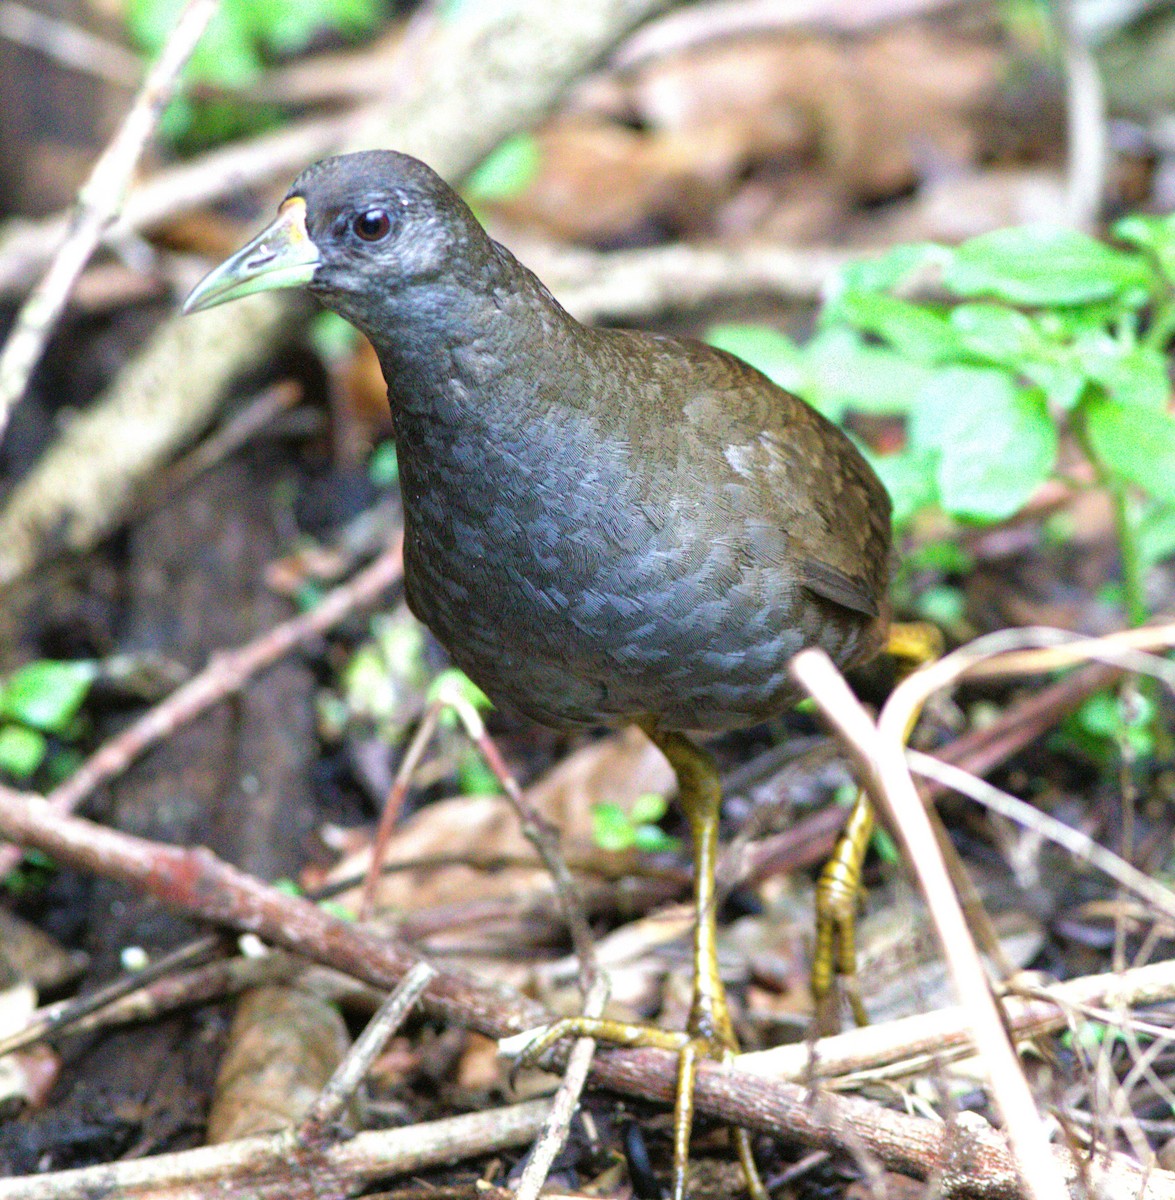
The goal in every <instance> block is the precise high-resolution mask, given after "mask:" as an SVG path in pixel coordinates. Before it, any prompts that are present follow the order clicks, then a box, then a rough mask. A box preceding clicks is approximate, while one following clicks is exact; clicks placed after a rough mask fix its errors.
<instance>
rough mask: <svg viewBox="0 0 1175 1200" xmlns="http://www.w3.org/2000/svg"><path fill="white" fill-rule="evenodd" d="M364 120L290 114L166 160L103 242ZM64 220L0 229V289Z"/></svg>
mask: <svg viewBox="0 0 1175 1200" xmlns="http://www.w3.org/2000/svg"><path fill="white" fill-rule="evenodd" d="M365 119H366V118H365V116H364V111H363V110H358V109H357V110H354V111H352V112H350V113H345V114H343V115H342V116H333V117H315V118H313V119H311V120H305V121H298V122H294V123H293V124H291V125H288V126H286V127H285V128H283V129H280V130H277V131H276V132H273V133H266V134H262V135H260V136H258V137H255V138H247V139H244V140H242V141H239V142H233V143H232V144H231V145H229V146H222V147H220V148H219V149H217V150H210V151H208V153H206V154H201V155H199V156H198V157H196V158H193V159H191V160H190V161H189V162H185V163H180V164H178V165H175V166H170V167H166V168H164V169H163V170H161V171H159V172H158V174H156V175H153V176H152V177H151V178H150V179H147V180H145V181H144V182H143V183H140V184H138V185H137V186H135V187H134V188H133V190H132V191H131V192H130V194H129V195H128V196H127V198H126V203H125V204H124V205H123V207H122V212H121V213H120V214H119V215H118V217H117V219H116V220H115V222H114V224H113V225H111V226H110V228H109V229H107V230H106V231H105V234H104V237H103V241H104V242H105V243H111V242H117V241H118V240H119V239H121V238H125V237H129V236H130V235H132V234H135V233H140V232H142V231H143V230H147V229H153V228H155V227H156V226H158V225H161V224H163V223H164V222H165V221H168V220H171V219H173V218H175V217H178V216H183V215H184V214H185V213H190V212H194V211H195V210H197V209H200V208H204V207H206V206H207V205H209V204H213V203H215V202H216V201H218V200H223V199H225V198H226V197H227V196H230V195H234V194H236V193H239V192H240V191H242V190H243V189H248V188H253V187H257V186H259V185H260V184H264V183H268V182H270V180H273V179H277V178H279V177H280V176H282V175H287V176H288V175H291V174H293V173H294V172H297V171H299V170H301V168H302V167H304V166H305V165H306V164H307V163H308V162H313V161H314V159H316V158H321V157H322V156H323V155H324V154H328V153H330V152H331V151H332V150H335V149H337V148H338V147H339V146H341V145H342V144H343V143H344V142H345V141H346V138H347V134H348V132H349V130H351V129H352V128H353V127H354V126H355V125H356V124H359V123H362V122H363V121H364V120H365ZM68 225H69V216H68V214H67V213H56V214H54V215H52V216H48V217H42V218H40V219H38V220H33V221H11V222H9V223H8V224H7V225H6V226H5V227H4V229H3V231H0V294H7V293H11V292H15V291H17V290H18V289H20V288H25V287H28V286H29V284H30V283H31V282H32V278H33V276H34V275H35V273H36V272H37V271H38V270H40V269H41V268H42V267H43V266H44V265H45V263H46V262H48V261H49V259H50V257H51V255H52V251H53V247H54V246H56V245H57V244H58V243H59V242H60V241H61V239H62V238H63V237H64V236H65V232H66V229H67V228H68Z"/></svg>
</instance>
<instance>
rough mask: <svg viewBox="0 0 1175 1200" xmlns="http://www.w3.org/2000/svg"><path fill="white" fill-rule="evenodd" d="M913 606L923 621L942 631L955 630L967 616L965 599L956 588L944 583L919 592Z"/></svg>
mask: <svg viewBox="0 0 1175 1200" xmlns="http://www.w3.org/2000/svg"><path fill="white" fill-rule="evenodd" d="M915 606H916V608H917V612H918V616H919V617H920V618H921V619H922V620H923V621H930V622H931V623H932V624H934V625H938V626H941V627H942V628H943V629H953V628H955V627H956V626H957V625H958V624H959V623H960V622H961V621H962V620H963V618H964V617H965V616H966V614H967V598H966V597H965V596H964V595H963V593H962V592H961V591H960V590H959V589H958V588H956V587H951V586H949V585H948V584H945V583H942V584H938V585H937V586H935V587H931V588H927V589H926V591H924V592H919V594H918V596H917V598H916V600H915Z"/></svg>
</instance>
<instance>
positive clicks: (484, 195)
mask: <svg viewBox="0 0 1175 1200" xmlns="http://www.w3.org/2000/svg"><path fill="white" fill-rule="evenodd" d="M542 160H543V155H542V150H541V149H540V148H539V143H538V139H537V138H536V137H535V136H534V134H532V133H517V134H515V135H514V136H513V137H508V138H506V140H505V141H504V142H500V143H499V144H498V146H497V147H496V148H495V149H493V150H491V151H490V153H489V154H488V155H487V156H486V157H485V158H483V159H482V161H481V163H480V165H479V166H477V167H475V168H474V170H473V172H472V173H471V174H470V175H469V177H468V178H467V179H466V180H465V189H464V190H465V195H466V197H467V198H468V199H469V200H471V201H479V202H482V203H485V202H488V201H493V200H511V199H513V198H514V197H515V196H518V195H521V194H522V193H523V192H525V191H526V189H527V188H528V187H530V185H531V184H532V183H533V182H534V180H535V178H536V176H537V175H538V173H539V169H540V168H541V166H542Z"/></svg>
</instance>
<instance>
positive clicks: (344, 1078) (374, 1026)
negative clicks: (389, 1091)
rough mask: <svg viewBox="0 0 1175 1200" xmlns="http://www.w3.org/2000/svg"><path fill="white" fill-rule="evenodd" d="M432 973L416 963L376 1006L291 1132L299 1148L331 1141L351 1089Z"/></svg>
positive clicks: (377, 1053) (356, 1085)
mask: <svg viewBox="0 0 1175 1200" xmlns="http://www.w3.org/2000/svg"><path fill="white" fill-rule="evenodd" d="M435 974H436V968H435V967H433V966H431V965H430V964H428V963H426V962H418V963H417V964H416V965H415V966H414V967H413V968H412V970H410V971H409V972H408V974H407V975H405V976H404V978H403V979H402V980H401V981H400V983H399V984H398V986H397V987H396V990H395V991H394V992H392V994H391V995H390V996H389V997H388V998H387V999H386V1000H385V1001H384V1002H383V1004H381V1005H380V1008H379V1011H378V1012H377V1013H376V1014H375V1016H374V1017H372V1018H371V1020H370V1021H368V1023H367V1028H366V1029H364V1030H363V1033H362V1034H360V1036H359V1037H358V1038H357V1039H356V1041H355V1044H354V1045H353V1046H352V1047H351V1049H350V1050H349V1051H348V1052H347V1056H346V1057H345V1058H344V1059H343V1061H342V1062H341V1063H339V1065H338V1067H337V1068H336V1069H335V1073H334V1074H333V1075H332V1076H331V1077H330V1079H329V1080H328V1081H327V1084H326V1087H324V1088H323V1089H322V1092H321V1093H320V1094H319V1095H318V1097H317V1098H316V1099H315V1101H314V1103H313V1104H312V1105H311V1106H310V1111H309V1112H307V1114H306V1115H305V1116H304V1117H303V1118H302V1123H301V1124H300V1125H299V1126H298V1128H297V1130H296V1131H295V1133H294V1137H295V1140H296V1141H297V1143H298V1145H299V1146H302V1147H304V1148H306V1147H311V1146H314V1147H322V1146H326V1145H328V1144H329V1143H330V1142H331V1141H332V1140H334V1136H333V1129H334V1126H335V1123H336V1122H337V1121H338V1120H339V1118H340V1117H341V1116H342V1114H343V1110H344V1109H345V1108H346V1107H347V1105H348V1103H349V1102H350V1100H351V1097H352V1096H353V1095H354V1094H355V1089H356V1088H358V1086H359V1085H360V1083H362V1082H363V1077H364V1075H366V1074H367V1072H368V1070H370V1068H371V1064H372V1063H373V1062H374V1061H375V1059H376V1057H377V1056H378V1055H379V1054H380V1053H381V1051H382V1050H383V1048H384V1046H385V1045H387V1041H388V1038H390V1037H391V1036H392V1035H393V1034H394V1033H395V1032H396V1030H397V1029H399V1028H400V1026H401V1025H402V1024H403V1023H404V1021H405V1019H406V1018H407V1016H408V1014H409V1013H410V1012H411V1011H412V1009H413V1007H414V1006H415V1004H416V1002H417V1000H419V999H420V997H421V996H422V995H423V994H424V990H425V988H427V987H428V985H429V984H430V983H431V982H432V978H433V976H434V975H435Z"/></svg>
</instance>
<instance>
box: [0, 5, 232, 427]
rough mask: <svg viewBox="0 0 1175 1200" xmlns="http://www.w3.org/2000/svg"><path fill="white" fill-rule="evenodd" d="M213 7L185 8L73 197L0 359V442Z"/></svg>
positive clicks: (115, 212)
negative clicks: (67, 222)
mask: <svg viewBox="0 0 1175 1200" xmlns="http://www.w3.org/2000/svg"><path fill="white" fill-rule="evenodd" d="M218 7H219V0H188V4H187V6H186V7H185V8H184V11H183V12H182V13H181V14H180V18H179V20H178V21H177V22H176V26H175V28H174V29H173V30H172V32H171V35H170V36H169V37H168V39H167V43H166V45H165V46H164V47H163V51H162V53H161V54H160V55H159V58H158V59H157V60H156V61H155V64H154V65H153V66H152V67H151V70H150V71H149V72H148V73H147V78H146V79H145V80H144V82H143V86H142V88H141V89H140V91H139V94H138V95H137V96H136V97H135V101H134V103H133V104H132V105H131V109H130V112H128V113H127V115H126V118H125V119H124V120H123V123H122V125H121V126H120V128H119V130H118V132H117V133H116V134H115V135H114V138H113V140H112V141H111V143H110V145H109V146H107V147H106V149H105V150H104V151H103V152H102V155H101V156H100V157H99V159H98V161H97V162H96V163H95V164H94V169H93V170H92V171H91V172H90V177H89V179H87V180H86V182H85V184H84V185H83V187H82V189H81V191H80V192H79V193H78V201H77V206H76V208H75V210H74V215H73V220H72V222H71V226H70V230H69V233H68V235H67V236H66V239H65V241H64V242H63V243H62V245H61V247H60V248H59V249H58V251H57V255H56V257H55V258H54V260H53V262H52V264H51V265H50V267H49V270H48V271H47V272H46V273H45V276H44V278H42V280H41V282H40V283H39V284H38V285H37V287H36V288H34V289H33V292H32V294H31V295H30V296H29V298H28V299H27V300H26V301H25V303H24V306H23V307H22V308H21V310H20V313H19V314H18V315H17V318H16V323H15V325H14V326H13V328H12V332H11V333H10V334H9V336H8V341H7V343H6V344H5V346H4V350H3V351H2V352H0V437H3V435H4V430H5V428H6V427H7V425H8V416H9V413H10V412H11V411H12V406H13V405H14V404H15V403H16V401H17V400H19V399H20V397H21V396H22V395H23V393H24V390H25V387H26V385H27V384H28V381H29V376H30V375H31V374H32V372H33V368H34V367H35V366H36V365H37V362H38V361H39V360H40V357H41V352H42V350H43V349H44V346H45V343H46V342H47V341H48V340H49V335H50V334H51V333H52V331H53V327H54V325H55V324H56V323H57V318H58V317H59V316H60V315H61V312H62V309H64V308H65V303H66V300H67V299H68V298H69V293H70V289H71V288H72V287H73V285H74V283H75V282H76V281H77V277H78V276H79V275H80V274H81V273H82V268H83V267H85V265H86V263H87V261H88V260H89V258H90V255H91V254H92V253H93V252H94V247H95V246H97V245H98V240H99V239H100V238H101V236H102V231H103V230H104V229H106V228H107V226H109V225H110V223H111V222H112V221H113V220H114V218H115V216H116V215H117V213H118V210H119V208H120V207H121V205H122V201H123V197H124V196H125V195H126V189H127V185H128V183H129V182H130V177H131V174H132V172H133V171H134V169H135V164H136V163H137V162H138V161H139V156H140V155H141V154H142V152H143V148H144V147H145V146H146V144H147V140H148V139H149V138H150V137H151V134H152V133H153V132H154V130H155V126H156V125H157V124H158V122H159V118H160V116H161V115H162V113H163V109H164V107H165V106H166V105H167V102H168V101H169V100H170V99H171V96H172V93H173V91H174V90H175V86H176V81H177V80H178V78H179V73H180V71H182V70H183V68H184V64H185V63H186V62H187V61H188V59H189V58H190V57H191V55H192V51H193V50H195V49H196V43H197V42H199V40H200V38H201V37H202V36H203V34H204V30H205V28H206V27H207V25H208V22H209V21H210V20H211V19H212V17H213V14H214V13H215V12H216V10H217V8H218Z"/></svg>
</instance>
